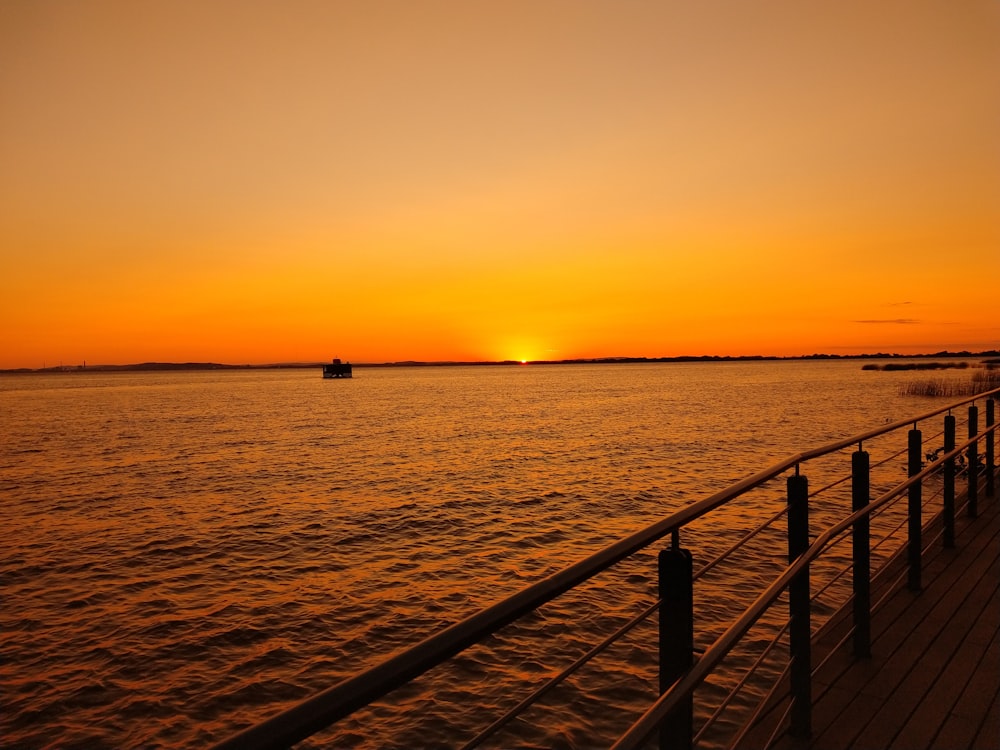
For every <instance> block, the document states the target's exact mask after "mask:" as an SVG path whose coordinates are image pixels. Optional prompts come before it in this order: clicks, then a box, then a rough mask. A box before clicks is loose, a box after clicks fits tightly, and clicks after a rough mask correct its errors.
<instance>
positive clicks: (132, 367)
mask: <svg viewBox="0 0 1000 750" xmlns="http://www.w3.org/2000/svg"><path fill="white" fill-rule="evenodd" d="M930 357H935V358H939V359H940V358H956V357H1000V350H990V351H984V352H968V351H961V352H946V351H945V352H936V353H934V354H886V353H881V352H880V353H878V354H806V355H802V356H796V357H776V356H769V355H742V356H729V355H718V354H704V355H692V356H679V357H593V358H581V359H538V360H530V361H529V362H521V361H520V360H515V359H506V360H499V361H479V362H463V361H458V360H455V361H451V360H448V361H438V362H424V361H419V360H404V361H400V362H353V363H352V365H353V366H354V367H477V366H483V367H497V366H514V365H516V366H519V367H520V366H523V365H525V364H529V365H614V364H642V363H646V362H652V363H656V362H786V361H789V362H791V361H801V360H830V359H832V360H841V359H842V360H855V359H861V360H868V359H921V358H930ZM990 362H1000V360H985V361H984V364H988V363H990ZM324 364H326V362H325V361H323V362H277V363H272V364H244V365H233V364H220V363H217V362H142V363H139V364H128V365H57V366H54V367H40V368H37V369H32V368H28V367H21V368H15V369H8V370H0V372H6V373H31V372H37V373H55V372H161V371H171V370H178V371H182V370H279V369H314V368H318V367H322V366H323V365H324ZM949 366H955V367H960V366H962V365H961V364H958V363H956V364H954V365H950V364H940V363H938V364H937V365H936V366H931V367H928V368H926V369H942V368H944V367H949ZM965 366H968V365H965ZM865 369H882V370H889V369H925V368H921V367H919V366H916V365H914V366H906V365H902V364H900V366H899V367H892V366H890V365H884V366H877V367H872V366H866V368H865Z"/></svg>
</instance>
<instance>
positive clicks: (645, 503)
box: [0, 360, 969, 748]
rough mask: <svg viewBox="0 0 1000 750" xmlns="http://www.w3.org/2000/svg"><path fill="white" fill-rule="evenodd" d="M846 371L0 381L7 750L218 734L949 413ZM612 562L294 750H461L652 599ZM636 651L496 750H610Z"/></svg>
mask: <svg viewBox="0 0 1000 750" xmlns="http://www.w3.org/2000/svg"><path fill="white" fill-rule="evenodd" d="M862 364H863V363H862V362H861V361H851V360H840V361H837V360H834V361H821V360H817V361H785V362H710V363H662V364H622V365H612V364H606V365H550V366H542V365H528V366H477V367H412V368H403V367H399V368H361V367H356V368H355V371H354V375H355V376H354V378H353V379H352V380H343V381H331V380H323V379H322V378H321V377H320V373H319V370H318V369H317V370H290V369H289V370H245V371H244V370H236V371H208V372H178V373H163V372H134V373H64V374H46V375H41V374H32V375H4V376H0V434H2V435H3V442H2V445H0V491H2V497H3V503H2V505H0V535H2V538H0V580H2V591H3V604H2V607H0V690H2V701H0V736H2V737H3V738H4V739H3V744H4V746H5V747H24V748H36V747H48V746H50V747H87V748H94V747H195V746H204V745H206V744H210V743H211V742H214V741H219V740H222V739H224V738H225V737H227V736H228V735H230V734H231V733H232V732H233V731H234V730H237V729H240V728H243V727H245V726H247V725H249V724H252V723H255V722H257V721H260V720H262V719H264V718H267V717H269V716H270V715H272V714H273V713H275V712H277V711H278V710H280V709H282V708H284V707H287V706H290V705H293V704H294V703H296V702H298V701H300V700H302V699H304V698H306V697H308V696H310V695H312V694H314V693H315V692H318V691H319V690H322V689H324V688H326V687H329V686H330V685H333V684H335V683H336V682H337V681H338V680H340V679H342V678H344V677H347V676H350V675H351V674H353V673H355V672H356V671H358V670H360V669H362V668H365V667H367V666H371V665H373V664H376V663H378V662H379V661H380V660H381V659H383V658H384V657H386V656H387V655H389V654H391V653H394V652H395V651H397V650H398V649H400V648H402V647H404V646H406V645H408V644H412V643H414V642H416V641H418V640H420V639H422V638H423V637H426V636H427V635H429V634H431V633H433V632H435V631H437V630H439V629H440V628H442V627H443V626H445V625H448V624H450V623H453V622H455V621H457V620H459V619H461V618H462V617H464V616H467V615H469V614H471V613H473V612H475V611H476V610H478V609H480V608H482V607H484V606H487V605H490V604H493V603H494V602H496V601H498V600H500V599H502V598H503V597H504V596H506V595H508V594H511V593H513V592H515V591H517V590H519V589H520V588H523V587H524V586H526V585H528V584H530V583H533V582H535V581H537V580H539V579H540V578H542V577H544V576H545V575H547V574H549V573H551V572H553V571H554V570H556V569H558V568H559V567H561V566H564V565H566V564H569V563H572V562H576V561H577V560H579V559H581V558H583V557H585V556H587V555H588V554H590V553H592V552H594V551H596V550H597V549H599V548H601V547H603V546H605V545H607V544H609V543H611V542H613V541H615V540H616V539H618V538H620V537H621V536H624V535H626V534H628V533H631V532H633V531H636V530H638V529H640V528H642V527H643V526H645V525H648V524H649V523H651V522H653V521H655V520H657V519H659V518H661V517H663V516H664V515H666V514H667V513H669V512H670V511H672V510H674V509H676V508H678V507H681V506H683V505H685V504H687V503H690V502H693V501H695V500H697V499H700V498H701V497H704V496H706V495H708V494H711V493H713V492H715V491H717V490H719V489H722V488H723V487H725V486H726V485H728V484H729V483H731V482H733V481H734V480H736V479H739V478H741V477H742V476H745V475H747V474H750V473H753V472H756V471H758V470H760V469H762V468H765V467H767V466H770V465H772V464H774V463H776V462H777V461H778V460H779V459H782V458H784V457H786V456H788V455H790V454H793V453H797V452H798V451H800V450H802V449H804V448H808V447H815V446H818V445H823V444H825V443H829V442H831V441H833V440H834V439H839V438H842V437H847V436H850V435H852V434H855V433H858V432H861V431H862V430H865V429H868V428H871V427H875V426H878V425H879V424H883V423H885V422H887V421H895V420H898V419H902V418H906V417H910V416H916V415H918V414H922V413H924V412H927V411H930V410H931V409H933V408H935V407H936V406H938V405H939V404H940V402H939V401H935V400H928V399H925V398H915V397H902V396H900V395H899V389H900V386H901V384H903V383H905V382H909V381H912V380H914V379H919V378H920V375H919V374H917V373H908V372H871V371H863V370H862V369H861V366H862ZM934 376H935V377H937V378H951V377H954V378H959V379H962V378H968V377H969V371H966V372H958V371H945V372H942V373H940V374H938V373H935V375H934ZM780 490H781V488H780V487H776V488H775V493H776V494H777V495H780ZM764 505H765V506H766V505H767V503H766V502H764ZM775 507H776V506H774V507H771V508H770V509H768V508H767V507H760V508H759V509H755V508H754V507H750V508H748V509H747V510H745V513H746V514H748V515H751V516H752V515H754V514H756V513H759V514H761V515H763V514H765V513H768V512H770V511H771V510H774V509H775ZM744 521H745V519H744V518H739V519H737V518H735V517H734V518H733V519H732V523H733V524H734V526H735V525H738V524H739V523H742V522H744ZM722 523H723V525H725V524H726V523H729V522H728V521H723V522H722ZM717 530H718V531H720V533H721V531H722V530H721V529H717ZM707 536H710V535H707ZM779 552H780V550H779ZM696 554H697V553H696ZM778 556H779V557H780V555H778ZM616 575H617V577H616V576H610V577H609V579H608V580H607V581H606V582H604V583H600V582H599V583H596V584H595V585H594V586H592V587H590V588H587V589H586V590H584V591H582V592H580V593H579V594H573V595H567V596H566V597H562V598H560V599H558V600H556V601H555V602H553V603H552V605H551V606H546V607H545V608H543V610H540V611H539V612H538V613H537V614H536V615H535V616H533V617H530V618H528V619H527V620H526V621H525V622H524V623H519V624H518V625H517V626H516V627H514V628H511V629H508V630H505V631H503V632H501V633H500V634H498V636H496V638H495V639H494V641H493V643H492V644H491V645H488V646H484V647H481V648H477V649H473V650H471V651H470V652H468V653H467V654H465V655H463V656H462V657H461V658H460V659H458V660H456V661H455V663H454V664H451V665H449V666H448V667H447V668H445V669H442V670H436V672H440V674H435V675H434V676H428V677H426V678H422V679H421V680H418V681H417V683H415V684H414V685H412V686H409V687H407V688H406V689H404V690H402V691H399V694H394V695H392V696H389V697H388V698H387V699H386V700H385V701H383V702H380V703H378V704H376V705H375V706H373V707H371V708H370V709H366V710H365V711H362V712H359V713H358V714H356V715H355V716H353V717H351V718H350V719H348V720H347V721H345V722H343V723H342V725H341V726H339V727H337V728H336V729H335V730H332V731H330V732H327V733H325V734H324V735H322V736H321V737H317V738H316V739H315V740H312V741H310V743H304V746H315V747H351V748H354V747H365V748H387V747H400V748H402V747H414V746H421V747H449V746H456V745H461V744H462V743H463V742H465V741H467V740H468V739H469V738H470V737H471V736H473V735H474V734H475V733H476V731H477V730H478V729H479V728H481V727H482V726H483V725H485V724H488V723H489V722H490V721H491V720H492V719H493V718H495V717H496V715H497V714H498V713H500V712H502V710H504V709H505V708H506V707H508V706H509V705H511V703H512V702H514V703H516V702H517V700H518V691H519V690H520V689H521V688H520V685H522V684H535V683H536V682H537V680H538V679H540V678H542V677H544V676H545V675H548V674H551V673H552V672H554V671H556V670H558V668H559V665H560V664H562V663H564V662H565V660H566V659H567V658H569V659H572V658H573V655H575V654H577V653H579V651H580V650H581V649H585V647H586V644H589V643H592V642H593V641H594V640H595V635H597V634H601V633H605V632H607V631H608V630H609V629H610V628H612V627H613V625H614V624H615V623H617V622H620V621H621V618H623V617H626V616H627V615H629V614H630V613H633V612H635V611H636V610H637V609H639V608H641V606H642V605H643V604H645V603H646V602H648V601H649V600H650V597H651V596H655V585H656V584H655V570H654V569H652V568H649V569H647V568H646V567H644V566H643V561H642V560H640V561H638V562H637V563H636V567H634V568H630V569H626V570H623V571H622V572H621V573H620V574H616ZM625 581H627V582H628V583H629V584H630V585H629V587H627V588H625V589H623V588H621V587H619V585H618V583H619V582H625ZM709 585H710V584H709ZM737 585H738V582H737V583H734V582H732V581H730V582H729V583H727V584H726V585H725V586H721V587H720V589H719V591H718V592H716V593H717V594H718V596H717V597H715V598H725V597H726V596H728V595H729V593H730V592H729V587H730V586H737ZM709 594H710V595H709V596H708V597H707V598H709V599H711V598H713V597H712V596H711V592H709ZM647 636H648V633H647ZM644 639H645V640H644ZM625 648H626V649H631V650H632V651H631V653H628V652H626V653H624V654H619V655H618V658H617V661H616V663H615V664H614V665H613V666H606V667H601V668H600V669H596V670H593V671H592V672H583V673H581V675H580V676H579V678H576V679H574V680H572V681H570V682H569V683H567V684H566V685H565V686H564V687H561V688H560V689H558V690H556V691H554V692H553V694H552V697H551V699H550V700H548V702H547V704H546V705H544V706H541V707H539V708H537V709H533V711H532V712H529V713H528V714H526V715H525V716H524V717H523V719H520V720H518V721H517V722H515V723H514V724H513V725H511V726H510V727H509V728H508V729H507V730H505V733H503V734H500V735H497V736H496V737H495V738H494V739H493V740H491V741H490V743H492V744H490V743H487V745H488V746H492V747H596V746H606V745H608V744H610V743H611V742H613V740H614V739H615V738H616V737H617V736H618V734H619V733H620V732H621V731H623V730H624V729H625V728H626V727H627V726H628V724H629V723H630V722H631V721H632V719H633V718H634V717H635V714H636V711H638V710H640V706H641V704H642V702H643V701H648V700H649V699H650V696H651V695H653V694H654V693H655V681H656V678H655V654H653V653H651V652H653V651H655V638H654V639H653V640H650V639H649V638H647V637H646V636H643V635H642V633H641V632H640V633H639V634H637V636H636V638H635V639H634V640H633V641H632V642H631V645H629V644H626V646H625Z"/></svg>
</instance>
